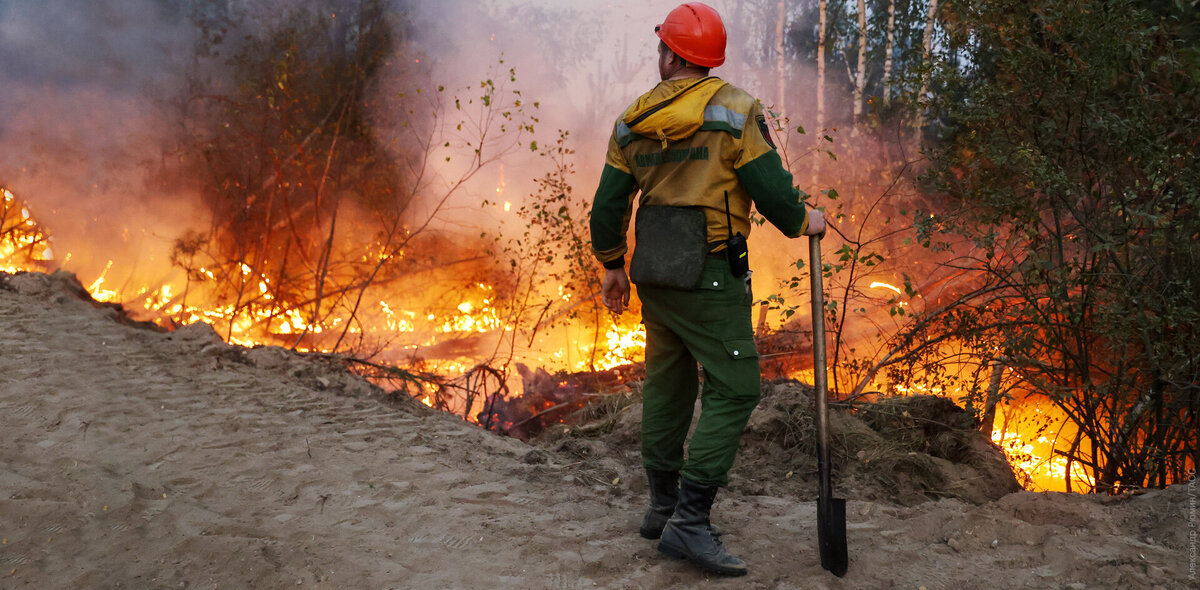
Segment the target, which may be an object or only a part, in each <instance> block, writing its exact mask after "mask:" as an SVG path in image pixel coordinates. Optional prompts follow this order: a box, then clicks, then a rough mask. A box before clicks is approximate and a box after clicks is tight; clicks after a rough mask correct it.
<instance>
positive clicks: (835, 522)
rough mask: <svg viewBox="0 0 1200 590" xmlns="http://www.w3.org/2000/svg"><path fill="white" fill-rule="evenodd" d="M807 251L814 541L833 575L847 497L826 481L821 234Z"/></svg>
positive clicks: (841, 559) (840, 563)
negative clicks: (814, 429) (814, 405)
mask: <svg viewBox="0 0 1200 590" xmlns="http://www.w3.org/2000/svg"><path fill="white" fill-rule="evenodd" d="M808 255H809V260H810V262H811V266H810V267H809V269H808V274H809V275H811V276H812V322H813V387H815V388H816V390H817V471H818V473H819V479H818V481H817V545H818V546H819V547H820V551H821V567H823V568H825V569H827V570H829V571H830V572H831V573H832V574H833V575H835V576H837V577H839V578H840V577H842V576H844V575H846V567H847V565H848V561H849V560H848V558H847V556H846V500H845V499H843V498H834V497H833V484H831V483H830V481H829V471H830V466H829V411H828V410H827V409H826V407H825V405H826V397H827V394H828V389H829V384H828V381H827V377H826V376H825V295H824V291H823V289H822V286H821V273H822V269H823V267H822V266H821V236H809V238H808Z"/></svg>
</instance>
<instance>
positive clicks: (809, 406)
mask: <svg viewBox="0 0 1200 590" xmlns="http://www.w3.org/2000/svg"><path fill="white" fill-rule="evenodd" d="M637 399H638V395H637V394H636V389H634V390H631V391H629V392H626V393H625V394H624V396H623V397H622V396H610V397H608V398H606V399H604V400H603V401H602V402H601V403H603V404H606V407H602V408H600V409H595V408H593V409H591V410H590V412H591V414H589V415H588V416H587V418H589V419H588V420H584V421H583V424H581V425H578V426H560V427H558V428H556V429H552V431H551V432H549V433H547V435H546V436H545V437H544V438H543V440H544V441H546V442H547V443H548V444H550V445H551V446H552V447H553V448H558V449H561V448H564V447H577V446H579V445H580V444H583V443H580V442H578V441H576V440H573V439H579V438H587V439H592V440H593V441H594V442H589V443H587V445H588V448H589V455H588V457H589V459H588V460H589V461H591V463H592V464H594V465H595V466H596V467H597V468H598V469H601V470H603V471H605V472H607V473H616V472H617V471H618V468H617V465H620V466H621V467H622V468H621V469H620V471H623V472H627V473H636V472H637V470H638V468H639V465H640V463H639V461H640V458H639V453H638V440H639V438H638V430H639V428H640V427H641V404H640V403H638V402H637ZM622 401H624V402H625V407H619V406H620V404H621V402H622ZM815 420H816V413H815V406H814V403H813V397H812V388H811V387H809V386H807V385H804V384H801V383H799V382H796V381H792V380H780V381H776V382H771V383H765V384H764V385H763V398H762V401H760V402H759V405H758V407H757V408H756V409H755V411H754V413H753V414H752V415H751V417H750V422H749V424H748V425H747V428H746V431H745V434H744V435H743V437H742V448H741V451H740V452H739V454H738V460H737V463H736V464H735V465H734V468H733V471H732V472H731V474H730V477H731V479H732V482H731V484H730V486H731V489H733V490H735V491H738V492H741V493H745V494H752V495H768V496H791V497H799V498H811V497H813V495H815V494H816V482H817V463H816V427H815V424H816V422H815ZM830 436H831V440H832V442H831V449H830V450H831V452H832V454H833V464H834V469H835V471H834V486H835V488H836V489H837V490H838V494H839V495H844V496H847V497H853V498H856V499H862V500H875V501H883V502H889V503H896V504H902V505H914V504H919V503H921V502H925V501H928V500H935V499H940V498H958V499H961V500H964V501H967V502H970V503H972V504H982V503H984V502H988V501H991V500H995V499H997V498H1000V497H1002V496H1004V495H1005V494H1009V493H1012V492H1015V491H1018V490H1020V489H1021V488H1020V485H1019V484H1018V483H1017V480H1016V478H1015V477H1014V476H1013V473H1012V471H1011V469H1010V468H1009V466H1008V463H1007V462H1006V461H1005V458H1004V455H1003V453H1002V452H1001V451H1000V449H999V448H997V447H996V446H995V445H993V444H992V443H991V442H990V441H989V440H988V439H987V437H986V436H985V435H983V434H982V433H980V432H979V431H978V430H976V429H975V427H974V425H973V423H972V420H971V416H970V415H969V414H968V413H967V412H966V411H964V410H962V409H961V408H959V407H957V406H955V405H954V404H953V403H952V402H950V401H948V400H945V399H941V398H936V397H928V396H917V397H910V398H897V399H889V400H884V401H881V402H878V403H868V404H857V405H855V407H854V408H853V409H852V410H849V409H846V408H838V407H835V408H833V411H831V412H830Z"/></svg>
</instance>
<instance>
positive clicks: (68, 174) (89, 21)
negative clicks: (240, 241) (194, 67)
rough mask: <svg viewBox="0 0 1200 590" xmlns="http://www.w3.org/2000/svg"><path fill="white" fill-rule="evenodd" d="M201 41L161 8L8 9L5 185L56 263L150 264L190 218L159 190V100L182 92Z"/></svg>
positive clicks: (2, 83)
mask: <svg viewBox="0 0 1200 590" xmlns="http://www.w3.org/2000/svg"><path fill="white" fill-rule="evenodd" d="M193 37H194V33H193V31H192V30H191V28H190V27H189V26H188V23H187V21H186V19H184V18H183V17H182V15H180V14H179V13H178V12H174V11H172V10H170V9H169V8H167V7H166V6H164V4H163V3H161V2H153V1H150V0H105V1H98V2H72V1H68V0H49V1H45V2H34V1H18V2H7V3H0V64H2V65H0V87H3V88H4V96H3V98H2V99H0V182H3V183H4V184H5V185H7V186H8V187H10V188H11V189H12V190H13V191H14V192H16V194H17V195H18V197H20V198H22V199H24V200H25V201H26V202H27V203H29V204H30V208H31V209H32V211H33V213H34V215H35V216H37V217H38V219H39V220H40V221H41V222H42V223H43V224H44V225H45V226H47V227H48V228H49V229H50V231H51V235H52V236H53V239H54V251H55V254H56V255H57V257H58V259H59V260H62V259H64V258H65V257H66V256H67V255H68V254H70V256H71V260H72V261H73V263H74V264H73V266H75V267H76V268H80V269H84V270H86V271H90V272H91V273H93V274H95V273H98V272H100V271H101V270H102V269H103V267H104V265H105V264H106V263H107V260H111V259H117V260H119V262H120V264H121V265H122V266H123V267H124V268H125V269H126V272H133V269H134V267H138V266H141V267H143V268H153V267H154V266H161V265H156V264H155V263H156V262H158V261H160V260H161V259H163V258H164V257H165V254H166V249H167V247H168V245H169V243H170V240H171V239H172V238H173V236H174V234H175V233H176V232H177V231H178V230H179V229H180V228H181V227H182V226H183V224H184V223H185V222H186V221H190V220H192V219H194V216H193V215H192V213H193V211H192V209H191V199H189V198H188V197H187V195H186V193H184V192H180V191H179V190H178V189H166V188H165V187H161V186H155V183H154V181H153V171H154V170H156V169H158V168H159V167H160V165H161V162H162V160H164V159H167V158H170V157H171V156H170V146H171V141H170V138H171V135H172V130H171V120H170V118H169V116H168V113H166V112H165V111H164V109H163V104H164V103H163V100H164V99H165V98H166V97H168V96H169V95H170V94H171V93H172V92H174V91H175V89H176V88H177V87H178V86H179V84H181V75H180V74H181V72H183V71H184V69H185V68H184V66H185V65H186V64H187V61H188V60H189V58H190V52H191V48H192V39H193Z"/></svg>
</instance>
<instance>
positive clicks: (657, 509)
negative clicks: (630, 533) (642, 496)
mask: <svg viewBox="0 0 1200 590" xmlns="http://www.w3.org/2000/svg"><path fill="white" fill-rule="evenodd" d="M646 479H647V480H649V481H650V509H649V510H647V511H646V516H645V518H643V519H642V528H641V529H639V530H638V533H640V534H641V535H642V536H643V537H645V538H647V539H657V538H659V537H661V536H662V532H663V527H664V526H667V519H669V518H671V515H672V514H674V513H675V504H676V503H677V502H678V501H679V472H678V471H654V470H651V469H647V470H646Z"/></svg>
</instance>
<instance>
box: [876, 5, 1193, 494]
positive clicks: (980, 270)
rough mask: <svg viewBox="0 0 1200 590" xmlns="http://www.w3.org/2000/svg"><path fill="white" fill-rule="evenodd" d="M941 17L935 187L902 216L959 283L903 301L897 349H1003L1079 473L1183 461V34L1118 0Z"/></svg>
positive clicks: (966, 355) (1097, 481) (1187, 275)
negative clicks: (954, 49) (1071, 427)
mask: <svg viewBox="0 0 1200 590" xmlns="http://www.w3.org/2000/svg"><path fill="white" fill-rule="evenodd" d="M942 22H943V24H944V26H946V28H947V32H948V34H949V35H950V37H951V39H952V41H954V42H955V43H956V44H957V46H959V47H969V48H970V49H969V51H968V52H967V53H964V54H961V55H957V56H955V59H956V60H957V61H958V62H959V63H958V64H955V67H953V68H952V69H950V70H939V76H940V78H939V80H938V82H939V83H941V84H943V85H944V87H945V89H946V90H945V91H943V92H940V93H936V94H934V95H932V96H931V112H933V113H934V114H935V115H937V116H939V117H941V120H942V121H945V122H946V124H947V125H948V128H947V133H946V139H945V142H944V143H943V144H942V145H941V146H939V147H938V149H937V150H936V151H935V152H934V161H933V164H934V165H933V166H932V167H931V169H930V170H929V172H928V174H927V176H926V181H927V187H928V188H929V189H931V190H932V191H935V192H936V194H938V195H940V196H941V198H942V199H944V201H943V204H942V206H941V207H938V208H937V210H935V211H931V212H922V213H920V214H918V216H917V220H918V222H917V226H918V229H919V231H920V238H921V240H922V242H923V243H924V244H926V245H927V246H928V247H929V248H931V249H933V250H943V251H953V252H954V253H955V256H954V257H953V258H952V259H951V262H950V263H948V265H947V267H946V268H947V269H948V270H953V271H954V272H957V273H960V277H963V278H962V280H960V282H959V284H960V285H964V288H963V289H960V291H959V292H958V293H956V295H957V297H956V298H955V299H954V301H952V302H951V303H950V304H948V305H945V306H943V307H940V308H937V309H931V310H927V311H925V312H924V313H922V314H918V315H917V316H916V317H914V318H913V322H912V324H910V326H909V329H908V330H906V331H905V332H904V333H903V334H901V335H900V336H898V338H897V340H896V348H895V350H896V351H897V352H898V354H897V355H895V358H901V357H902V358H903V361H898V362H897V366H903V367H904V368H905V370H908V371H914V370H918V368H926V369H927V368H928V367H929V366H930V364H931V363H934V362H935V361H938V360H939V359H940V360H942V361H945V360H946V355H947V351H948V350H952V351H953V354H955V355H957V356H956V358H958V359H968V360H967V362H969V363H970V365H971V366H974V367H977V369H976V372H979V371H986V370H987V368H988V367H991V366H992V365H993V364H994V363H1001V364H1003V365H1005V366H1006V367H1008V369H1009V370H1010V371H1009V373H1007V375H1010V377H1007V378H1008V379H1011V380H1012V382H1011V383H1010V386H1011V387H1013V388H1014V390H1016V391H1019V392H1024V393H1026V394H1035V395H1039V396H1044V397H1046V398H1048V399H1050V400H1052V401H1053V402H1054V403H1055V404H1056V405H1057V406H1058V407H1060V408H1061V409H1062V410H1063V411H1064V412H1066V414H1067V415H1068V416H1069V417H1070V419H1071V421H1072V422H1073V423H1074V424H1075V425H1076V426H1077V427H1078V434H1076V435H1075V436H1074V437H1073V439H1072V440H1069V441H1065V444H1064V446H1065V447H1066V448H1060V449H1059V450H1058V452H1059V453H1061V454H1063V455H1065V456H1066V457H1067V458H1068V462H1069V464H1074V463H1078V464H1082V465H1083V466H1084V467H1085V469H1086V471H1087V472H1088V473H1089V474H1090V477H1089V478H1088V479H1089V480H1090V481H1091V483H1092V484H1093V485H1092V489H1093V490H1095V491H1101V492H1109V493H1112V492H1118V491H1121V490H1126V489H1130V488H1136V487H1142V486H1162V485H1165V484H1168V483H1172V482H1178V481H1182V480H1183V479H1184V478H1185V477H1186V473H1187V472H1188V470H1189V469H1194V468H1195V466H1196V463H1197V460H1198V459H1200V446H1198V441H1197V434H1196V433H1197V432H1200V363H1197V360H1196V359H1200V334H1198V333H1197V328H1196V326H1197V325H1200V323H1198V322H1200V239H1198V238H1200V211H1198V210H1197V206H1198V205H1200V165H1198V162H1200V160H1198V156H1200V154H1198V153H1197V144H1196V141H1195V138H1196V137H1200V103H1198V101H1197V99H1196V97H1197V95H1198V91H1200V89H1198V88H1197V86H1196V80H1197V79H1198V76H1197V74H1200V60H1198V59H1197V52H1196V45H1195V43H1194V41H1193V42H1190V43H1189V42H1188V40H1187V38H1186V37H1184V36H1182V35H1181V32H1182V31H1186V30H1187V29H1186V27H1183V26H1181V23H1180V22H1179V21H1175V22H1171V21H1169V20H1166V19H1159V18H1156V17H1155V15H1154V14H1153V13H1151V12H1148V11H1146V10H1144V9H1142V8H1140V7H1139V5H1138V4H1137V3H1134V2H1129V1H1118V2H1101V1H1094V0H1071V1H1067V2H1052V1H1048V0H1047V1H1039V2H1034V3H1032V4H1030V3H1026V2H1016V1H1012V0H1008V1H1001V2H988V3H970V4H968V3H955V4H952V5H947V6H946V14H945V15H944V16H943V19H942ZM950 343H955V344H954V345H953V346H949V345H950ZM987 374H988V373H986V372H985V380H986V375H987ZM990 389H991V388H989V390H990ZM1070 473H1071V469H1070V468H1068V474H1070ZM1068 477H1069V475H1068ZM1075 483H1076V484H1078V483H1079V482H1078V481H1076V482H1075ZM1070 485H1071V482H1070V481H1068V486H1070ZM1068 489H1070V488H1068Z"/></svg>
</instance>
